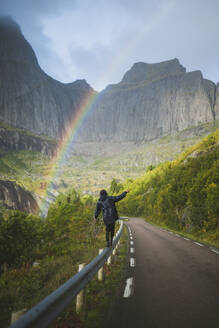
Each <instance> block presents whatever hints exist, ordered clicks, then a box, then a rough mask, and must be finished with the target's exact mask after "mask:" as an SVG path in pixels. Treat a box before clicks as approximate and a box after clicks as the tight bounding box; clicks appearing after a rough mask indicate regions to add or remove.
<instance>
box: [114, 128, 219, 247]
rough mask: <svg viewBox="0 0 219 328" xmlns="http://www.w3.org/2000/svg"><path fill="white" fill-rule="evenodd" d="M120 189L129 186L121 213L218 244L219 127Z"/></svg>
mask: <svg viewBox="0 0 219 328" xmlns="http://www.w3.org/2000/svg"><path fill="white" fill-rule="evenodd" d="M121 188H125V189H130V193H129V194H128V196H127V197H126V199H125V200H124V202H123V203H122V204H121V205H120V210H122V211H123V212H124V213H126V214H128V215H133V216H141V217H144V218H146V219H148V220H150V221H152V222H154V223H159V224H163V225H165V226H167V227H169V228H172V229H176V230H178V231H184V232H188V233H192V234H194V235H196V236H200V237H202V239H203V240H207V241H208V242H209V241H211V242H212V243H215V244H216V245H217V246H219V130H217V131H216V132H215V133H213V134H211V135H209V136H208V137H206V138H205V139H203V141H201V142H200V143H198V144H196V145H194V146H192V147H190V148H189V149H188V150H186V151H185V152H184V153H182V154H181V155H180V156H179V157H178V158H177V159H176V160H174V161H171V162H165V163H162V164H161V165H159V166H158V167H157V168H153V167H151V168H150V169H149V170H148V171H147V173H145V174H144V175H143V176H142V177H140V178H138V179H136V180H135V181H133V182H131V181H128V180H127V181H126V182H125V183H124V184H123V186H121Z"/></svg>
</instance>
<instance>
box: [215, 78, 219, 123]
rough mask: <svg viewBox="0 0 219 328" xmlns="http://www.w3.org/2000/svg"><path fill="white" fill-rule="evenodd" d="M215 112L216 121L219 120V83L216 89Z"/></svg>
mask: <svg viewBox="0 0 219 328" xmlns="http://www.w3.org/2000/svg"><path fill="white" fill-rule="evenodd" d="M214 112H215V119H216V120H219V83H217V87H216V95H215V106H214Z"/></svg>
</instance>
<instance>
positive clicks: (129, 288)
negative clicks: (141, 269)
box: [123, 277, 134, 298]
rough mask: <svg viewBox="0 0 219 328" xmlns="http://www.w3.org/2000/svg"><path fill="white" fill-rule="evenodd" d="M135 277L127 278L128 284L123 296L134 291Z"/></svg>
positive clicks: (129, 294) (127, 295)
mask: <svg viewBox="0 0 219 328" xmlns="http://www.w3.org/2000/svg"><path fill="white" fill-rule="evenodd" d="M133 280H134V279H133V277H132V278H128V279H126V286H125V290H124V294H123V297H125V298H127V297H129V296H131V294H132V293H133Z"/></svg>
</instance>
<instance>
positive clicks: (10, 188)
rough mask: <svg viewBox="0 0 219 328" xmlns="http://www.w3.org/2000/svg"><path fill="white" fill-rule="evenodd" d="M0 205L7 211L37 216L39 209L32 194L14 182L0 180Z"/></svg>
mask: <svg viewBox="0 0 219 328" xmlns="http://www.w3.org/2000/svg"><path fill="white" fill-rule="evenodd" d="M0 203H1V204H2V205H3V206H5V207H6V208H8V209H11V210H20V211H22V212H27V213H34V214H37V213H38V210H39V207H38V204H37V202H36V200H35V199H34V197H33V196H32V194H31V193H30V192H29V191H27V190H24V189H23V188H21V187H20V186H19V185H17V184H16V183H15V182H12V181H4V180H0Z"/></svg>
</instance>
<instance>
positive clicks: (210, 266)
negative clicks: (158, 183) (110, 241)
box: [106, 218, 219, 328]
mask: <svg viewBox="0 0 219 328" xmlns="http://www.w3.org/2000/svg"><path fill="white" fill-rule="evenodd" d="M127 226H128V229H129V255H128V256H129V257H128V259H127V261H128V262H127V272H126V274H125V279H124V282H123V284H122V288H121V290H120V291H119V292H118V296H117V300H116V302H115V304H114V306H112V308H111V310H110V315H109V318H108V320H107V321H106V327H107V328H109V327H110V328H117V327H118V328H131V327H132V328H158V327H159V328H166V327H167V328H181V327H183V328H190V327H191V328H196V327H197V328H202V327H204V328H219V253H217V250H212V249H210V248H209V247H206V246H204V245H202V244H198V243H194V242H193V241H192V240H186V239H184V238H183V237H180V236H177V235H175V234H171V233H169V232H167V231H163V230H161V229H159V228H157V227H154V226H152V225H150V224H148V223H146V222H145V221H143V220H141V219H137V218H131V219H130V220H129V222H127Z"/></svg>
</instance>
